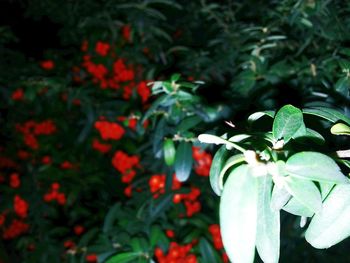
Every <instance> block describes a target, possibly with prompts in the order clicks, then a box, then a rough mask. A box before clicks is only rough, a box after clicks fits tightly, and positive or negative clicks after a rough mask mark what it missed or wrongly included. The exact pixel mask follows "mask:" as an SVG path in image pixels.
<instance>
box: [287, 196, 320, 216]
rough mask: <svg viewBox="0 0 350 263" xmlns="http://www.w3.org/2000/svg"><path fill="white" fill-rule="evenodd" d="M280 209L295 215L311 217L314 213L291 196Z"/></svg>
mask: <svg viewBox="0 0 350 263" xmlns="http://www.w3.org/2000/svg"><path fill="white" fill-rule="evenodd" d="M282 209H283V210H284V211H286V212H288V213H290V214H292V215H296V216H304V217H311V216H312V215H313V214H314V212H312V210H310V209H309V208H308V207H306V206H305V205H303V204H302V203H300V202H299V201H298V200H297V199H296V198H294V197H292V198H291V199H290V200H289V201H288V203H287V204H286V205H285V206H284V207H283V208H282Z"/></svg>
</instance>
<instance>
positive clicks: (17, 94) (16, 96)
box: [11, 89, 24, 100]
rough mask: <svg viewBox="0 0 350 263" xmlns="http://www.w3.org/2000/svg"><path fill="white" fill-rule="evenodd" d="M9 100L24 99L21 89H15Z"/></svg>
mask: <svg viewBox="0 0 350 263" xmlns="http://www.w3.org/2000/svg"><path fill="white" fill-rule="evenodd" d="M11 98H12V99H13V100H23V98H24V92H23V89H16V90H15V91H14V92H13V93H12V95H11Z"/></svg>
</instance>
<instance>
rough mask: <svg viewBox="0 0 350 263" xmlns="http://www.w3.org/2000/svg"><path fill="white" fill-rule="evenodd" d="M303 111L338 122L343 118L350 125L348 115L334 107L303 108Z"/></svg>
mask: <svg viewBox="0 0 350 263" xmlns="http://www.w3.org/2000/svg"><path fill="white" fill-rule="evenodd" d="M303 112H304V113H306V114H311V115H315V116H318V117H321V118H324V119H326V120H328V121H331V122H337V121H339V120H342V121H344V122H345V123H347V124H349V125H350V118H349V117H346V116H345V115H344V114H342V113H340V112H339V111H337V110H334V109H330V108H326V107H313V108H308V109H303Z"/></svg>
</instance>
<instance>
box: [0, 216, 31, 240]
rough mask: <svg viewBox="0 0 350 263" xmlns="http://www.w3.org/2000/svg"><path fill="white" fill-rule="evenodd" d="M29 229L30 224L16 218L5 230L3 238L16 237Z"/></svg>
mask: <svg viewBox="0 0 350 263" xmlns="http://www.w3.org/2000/svg"><path fill="white" fill-rule="evenodd" d="M28 230H29V225H28V224H26V223H24V222H23V221H21V220H18V219H14V220H13V221H12V223H11V224H10V225H9V226H8V227H7V228H6V229H5V230H4V232H3V234H2V237H3V239H13V238H16V237H18V236H20V235H22V234H24V233H26V232H27V231H28Z"/></svg>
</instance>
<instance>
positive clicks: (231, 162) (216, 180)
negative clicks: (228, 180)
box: [210, 154, 245, 195]
mask: <svg viewBox="0 0 350 263" xmlns="http://www.w3.org/2000/svg"><path fill="white" fill-rule="evenodd" d="M244 161H245V157H244V155H243V154H237V155H234V156H231V157H230V158H228V159H227V161H226V163H225V165H224V166H223V167H222V169H221V171H220V174H219V177H218V178H214V177H213V178H210V184H211V186H212V187H213V185H214V184H218V185H216V187H218V190H219V194H218V195H221V192H222V189H223V188H224V182H223V181H224V176H225V173H226V172H227V171H228V170H229V169H230V168H232V167H233V166H235V165H236V164H238V163H241V162H244ZM212 183H213V184H212ZM215 193H216V192H215Z"/></svg>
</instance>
